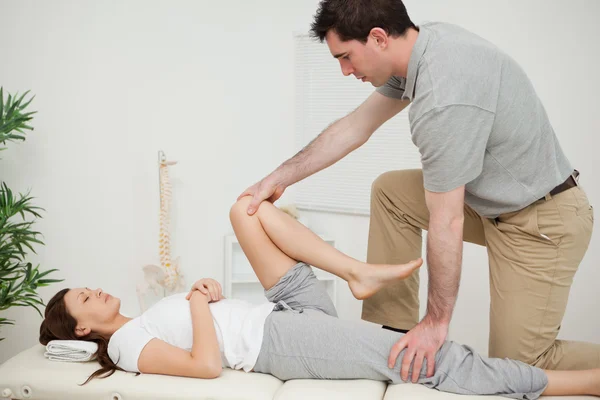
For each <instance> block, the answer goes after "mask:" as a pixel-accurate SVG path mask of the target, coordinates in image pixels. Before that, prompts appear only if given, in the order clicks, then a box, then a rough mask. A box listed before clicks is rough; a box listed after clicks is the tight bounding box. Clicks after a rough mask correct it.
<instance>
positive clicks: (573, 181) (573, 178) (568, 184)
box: [540, 170, 579, 200]
mask: <svg viewBox="0 0 600 400" xmlns="http://www.w3.org/2000/svg"><path fill="white" fill-rule="evenodd" d="M578 176H579V171H577V170H575V171H573V173H572V174H571V175H569V177H568V178H567V180H566V181H564V182H563V183H561V184H560V185H558V186H557V187H555V188H554V189H552V190H551V191H550V196H556V195H557V194H559V193H562V192H564V191H565V190H568V189H571V188H574V187H575V186H577V177H578ZM545 198H546V197H545V196H544V197H542V198H541V199H540V200H544V199H545Z"/></svg>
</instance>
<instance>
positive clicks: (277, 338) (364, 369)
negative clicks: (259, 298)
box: [254, 310, 600, 399]
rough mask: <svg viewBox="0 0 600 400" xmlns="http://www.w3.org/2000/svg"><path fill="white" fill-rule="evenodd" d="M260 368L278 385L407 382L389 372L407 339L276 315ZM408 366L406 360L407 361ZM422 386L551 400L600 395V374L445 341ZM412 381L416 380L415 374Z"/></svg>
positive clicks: (327, 320) (310, 313) (318, 317)
mask: <svg viewBox="0 0 600 400" xmlns="http://www.w3.org/2000/svg"><path fill="white" fill-rule="evenodd" d="M265 332H266V333H265V338H264V341H263V345H262V348H261V351H260V354H259V357H258V360H257V362H256V365H255V366H254V370H255V371H256V372H263V373H269V374H272V375H274V376H276V377H278V378H279V379H282V380H289V379H372V380H380V381H387V382H390V383H403V381H402V380H401V379H400V367H401V363H400V361H398V362H397V363H396V365H395V366H394V367H393V368H388V366H387V357H388V354H389V349H390V348H391V347H392V345H393V344H394V343H395V342H396V341H397V340H398V339H399V338H400V337H401V336H402V334H400V333H395V332H390V331H387V330H382V329H378V328H377V327H375V326H374V325H372V324H368V323H365V322H359V321H347V320H340V319H338V318H333V317H330V316H328V315H325V314H323V313H321V312H318V311H314V310H306V311H305V312H303V313H300V314H298V313H293V312H290V311H279V312H274V313H272V314H271V315H270V316H269V318H268V319H267V322H266V324H265ZM400 359H401V357H400ZM426 371H427V368H426V365H424V366H423V367H422V369H421V373H420V378H419V383H420V384H423V385H424V386H427V387H429V388H433V389H437V390H439V391H443V392H449V393H457V394H470V395H501V396H505V397H510V398H514V399H536V398H537V397H539V396H540V395H541V394H542V393H543V394H544V395H579V394H588V395H596V396H599V395H600V388H599V386H600V370H587V371H543V370H541V369H539V368H536V367H532V366H530V365H527V364H525V363H522V362H520V361H514V360H509V359H499V358H487V357H482V356H480V355H479V354H477V353H476V352H475V351H474V350H473V349H472V348H470V347H468V346H463V345H460V344H457V343H454V342H446V343H445V344H444V346H443V347H442V349H441V350H440V351H439V352H438V354H437V355H436V369H435V374H434V376H433V377H430V378H428V377H427V376H426ZM409 375H410V374H409Z"/></svg>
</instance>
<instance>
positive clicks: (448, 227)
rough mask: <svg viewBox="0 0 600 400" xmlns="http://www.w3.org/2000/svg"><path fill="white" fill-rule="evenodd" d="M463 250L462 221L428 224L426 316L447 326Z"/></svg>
mask: <svg viewBox="0 0 600 400" xmlns="http://www.w3.org/2000/svg"><path fill="white" fill-rule="evenodd" d="M462 249H463V219H455V220H453V221H452V222H438V223H436V222H430V226H429V231H428V234H427V264H428V270H429V290H428V301H427V316H428V317H429V318H430V319H431V320H432V321H433V322H436V323H443V324H449V323H450V319H451V318H452V311H453V310H454V305H455V303H456V296H457V295H458V287H459V285H460V272H461V265H462Z"/></svg>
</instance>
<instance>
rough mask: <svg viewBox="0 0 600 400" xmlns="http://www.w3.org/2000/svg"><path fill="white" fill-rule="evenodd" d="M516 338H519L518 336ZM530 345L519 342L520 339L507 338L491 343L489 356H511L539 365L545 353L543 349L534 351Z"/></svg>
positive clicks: (526, 362) (510, 357)
mask: <svg viewBox="0 0 600 400" xmlns="http://www.w3.org/2000/svg"><path fill="white" fill-rule="evenodd" d="M506 339H508V338H506ZM516 339H517V340H518V338H516ZM508 342H510V343H508ZM528 347H529V346H526V345H524V344H519V343H518V341H510V340H505V341H504V343H494V342H492V343H490V349H489V356H490V357H491V358H509V359H511V360H517V361H521V362H524V363H525V364H529V365H533V366H537V365H538V364H539V363H540V360H541V359H542V358H543V353H542V351H534V350H532V349H530V348H528Z"/></svg>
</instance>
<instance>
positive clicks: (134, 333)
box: [108, 317, 153, 372]
mask: <svg viewBox="0 0 600 400" xmlns="http://www.w3.org/2000/svg"><path fill="white" fill-rule="evenodd" d="M152 339H153V337H152V335H150V334H149V333H148V332H147V331H146V330H145V329H144V328H143V326H142V324H141V318H140V317H136V318H133V319H131V320H130V321H128V322H126V323H125V324H124V325H123V326H122V327H120V328H119V329H118V330H117V331H116V332H115V333H113V334H112V336H111V337H110V340H109V341H108V356H109V357H110V359H111V360H112V361H113V362H114V363H115V364H117V365H118V366H119V367H121V368H123V369H124V370H126V371H134V372H138V368H137V360H138V358H139V355H140V353H141V351H142V350H143V348H144V346H146V344H148V342H149V341H150V340H152Z"/></svg>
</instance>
